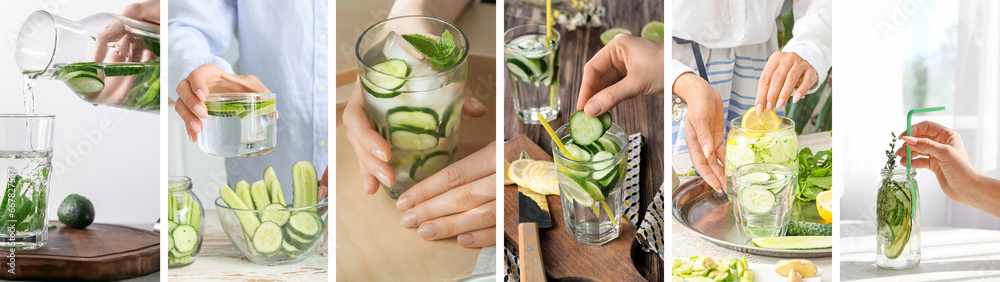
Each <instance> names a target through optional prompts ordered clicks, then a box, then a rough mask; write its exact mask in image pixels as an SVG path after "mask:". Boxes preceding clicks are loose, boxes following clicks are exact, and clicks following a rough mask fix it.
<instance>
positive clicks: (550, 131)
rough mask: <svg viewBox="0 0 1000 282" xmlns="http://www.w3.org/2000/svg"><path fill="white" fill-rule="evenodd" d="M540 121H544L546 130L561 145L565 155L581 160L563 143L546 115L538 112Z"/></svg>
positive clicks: (560, 149)
mask: <svg viewBox="0 0 1000 282" xmlns="http://www.w3.org/2000/svg"><path fill="white" fill-rule="evenodd" d="M538 121H540V122H542V126H544V127H545V131H546V132H548V133H549V136H552V141H555V142H556V146H558V147H559V151H562V153H563V155H566V158H569V159H571V160H573V161H577V162H579V161H580V160H578V159H577V158H576V156H574V155H573V154H570V153H569V150H566V145H563V143H562V140H559V136H557V135H556V131H555V130H552V126H550V125H549V122H548V121H546V120H545V116H543V115H542V114H541V113H538Z"/></svg>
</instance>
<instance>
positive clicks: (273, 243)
mask: <svg viewBox="0 0 1000 282" xmlns="http://www.w3.org/2000/svg"><path fill="white" fill-rule="evenodd" d="M252 238H253V239H252V244H251V245H252V247H253V249H254V250H255V251H257V253H259V254H262V255H265V256H269V255H272V254H274V253H276V252H278V250H279V249H280V248H281V242H284V241H283V240H282V236H281V227H279V226H278V224H277V223H274V222H264V223H261V224H260V226H258V227H257V231H255V232H254V234H253V237H252Z"/></svg>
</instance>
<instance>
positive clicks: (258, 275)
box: [167, 210, 329, 281]
mask: <svg viewBox="0 0 1000 282" xmlns="http://www.w3.org/2000/svg"><path fill="white" fill-rule="evenodd" d="M204 223H205V237H204V239H203V241H202V244H201V253H200V254H198V258H197V259H195V261H194V263H192V264H190V265H188V266H185V267H180V268H171V269H169V270H167V274H168V275H169V279H170V280H174V279H176V280H204V281H248V280H256V281H264V280H271V281H293V280H295V281H327V280H329V277H328V275H329V274H328V271H327V268H328V267H329V264H328V261H329V251H328V245H329V244H328V243H327V244H323V245H322V246H320V247H319V249H318V250H317V251H316V254H314V255H313V256H312V257H310V258H308V259H306V260H305V261H301V262H298V263H293V264H287V265H275V266H266V265H259V264H255V263H253V262H251V261H250V260H249V259H247V258H245V257H243V255H242V254H241V253H240V251H239V250H237V249H236V246H233V243H232V242H230V241H229V238H227V237H226V233H225V232H224V231H222V224H221V222H219V213H218V212H216V211H215V210H205V219H204Z"/></svg>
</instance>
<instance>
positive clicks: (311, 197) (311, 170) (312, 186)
mask: <svg viewBox="0 0 1000 282" xmlns="http://www.w3.org/2000/svg"><path fill="white" fill-rule="evenodd" d="M318 186H319V183H318V182H316V167H314V166H313V164H312V163H310V162H308V161H300V162H297V163H295V165H292V187H293V189H294V190H293V191H292V196H293V198H292V207H295V208H301V207H308V206H312V205H316V204H318V203H319V199H317V198H316V197H318V194H317V193H318V191H317V190H318V189H319V187H318Z"/></svg>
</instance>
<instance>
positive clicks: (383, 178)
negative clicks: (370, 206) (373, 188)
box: [375, 171, 392, 187]
mask: <svg viewBox="0 0 1000 282" xmlns="http://www.w3.org/2000/svg"><path fill="white" fill-rule="evenodd" d="M375 178H378V182H382V185H385V186H387V187H388V186H392V185H389V177H387V176H385V174H384V173H382V172H381V171H376V172H375Z"/></svg>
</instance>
